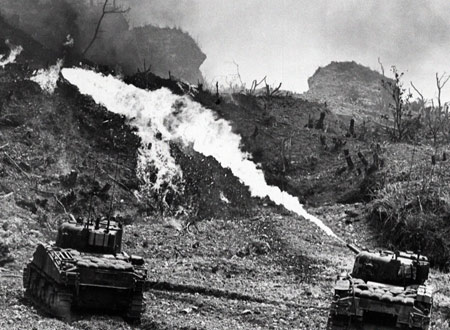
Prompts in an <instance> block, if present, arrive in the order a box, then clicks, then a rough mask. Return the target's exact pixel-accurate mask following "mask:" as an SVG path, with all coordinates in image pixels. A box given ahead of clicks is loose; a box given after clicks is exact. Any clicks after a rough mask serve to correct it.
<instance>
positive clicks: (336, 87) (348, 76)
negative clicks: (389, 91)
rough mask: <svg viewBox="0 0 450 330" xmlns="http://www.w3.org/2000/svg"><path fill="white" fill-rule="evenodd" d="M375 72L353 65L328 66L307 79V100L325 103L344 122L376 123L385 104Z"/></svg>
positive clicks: (378, 74) (352, 63)
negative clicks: (340, 116)
mask: <svg viewBox="0 0 450 330" xmlns="http://www.w3.org/2000/svg"><path fill="white" fill-rule="evenodd" d="M382 79H384V80H387V79H386V77H383V76H382V75H381V74H380V73H379V72H377V71H374V70H372V69H370V68H368V67H365V66H363V65H361V64H358V63H356V62H331V63H330V64H328V65H326V66H325V67H319V68H318V69H317V70H316V72H315V73H314V74H313V75H312V76H311V77H310V78H308V86H309V89H308V91H307V92H305V93H304V94H303V97H305V98H306V99H308V100H313V101H320V102H327V104H328V105H329V107H330V109H331V110H332V111H333V112H334V113H336V114H339V115H343V116H345V117H347V118H349V117H353V118H355V119H358V120H364V119H371V120H376V121H379V120H380V116H381V115H383V114H386V113H384V112H383V111H385V110H383V109H385V107H384V106H385V104H387V103H386V102H388V98H387V96H386V93H385V92H384V91H383V87H382V85H381V80H382Z"/></svg>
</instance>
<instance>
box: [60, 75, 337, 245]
mask: <svg viewBox="0 0 450 330" xmlns="http://www.w3.org/2000/svg"><path fill="white" fill-rule="evenodd" d="M62 74H63V76H64V78H65V79H67V80H68V81H69V82H70V83H71V84H73V85H75V86H77V87H78V89H79V90H80V92H81V93H82V94H87V95H90V96H92V98H93V99H94V100H95V101H96V102H97V103H100V104H102V105H104V106H105V107H106V108H107V109H108V110H110V111H112V112H115V113H118V114H121V115H124V116H126V117H127V118H129V119H130V124H131V125H134V126H136V127H137V128H138V134H139V136H140V137H141V138H142V140H143V141H145V142H147V141H149V137H150V136H154V135H155V133H156V132H159V134H160V136H161V137H160V139H161V141H164V142H165V143H168V142H169V141H177V142H179V143H181V144H183V145H185V146H191V147H192V148H193V149H194V150H195V151H197V152H199V153H201V154H203V155H205V156H212V157H214V158H215V159H216V160H217V161H218V162H219V163H220V164H221V165H222V166H223V167H225V168H229V169H230V170H231V171H232V172H233V174H234V175H235V176H236V177H238V178H239V179H240V180H241V182H242V183H244V184H245V185H246V186H248V187H249V189H250V192H251V194H252V195H253V196H256V197H261V198H263V197H266V196H267V197H269V198H270V199H271V200H272V201H273V202H275V203H276V204H278V205H283V206H284V207H285V208H287V209H288V210H290V211H292V212H295V213H296V214H298V215H300V216H302V217H304V218H306V219H308V220H310V221H311V222H313V223H314V224H316V225H317V226H318V227H319V228H320V229H321V230H323V231H324V232H325V233H326V234H328V235H330V236H332V237H334V238H336V239H339V238H338V237H337V236H336V235H335V234H334V233H333V231H332V230H331V229H330V228H328V227H327V226H326V225H325V224H324V223H323V222H322V221H321V220H320V219H318V218H316V217H314V216H312V215H310V214H308V213H307V212H306V211H305V210H304V208H303V207H302V205H301V204H300V203H299V202H298V199H297V198H296V197H294V196H291V195H289V194H288V193H286V192H283V191H281V190H280V189H279V188H278V187H275V186H270V185H268V184H267V183H266V181H265V179H264V174H263V172H262V171H261V170H260V169H258V168H257V167H256V164H255V163H253V162H252V161H251V160H250V158H249V155H248V154H247V153H245V152H242V151H241V150H240V144H241V137H240V136H239V135H237V134H235V133H233V132H232V128H231V125H230V124H229V123H228V122H227V121H226V120H224V119H218V118H216V116H215V114H214V113H213V112H212V111H211V110H209V109H206V108H203V107H202V106H201V105H200V104H199V103H196V102H194V101H192V100H191V99H190V98H189V97H187V96H177V95H174V94H172V93H171V92H170V91H169V90H168V89H166V88H162V89H159V90H156V91H154V92H150V91H146V90H142V89H139V88H136V87H134V86H132V85H127V84H125V83H123V82H122V81H120V80H118V79H116V78H114V77H112V76H103V75H101V74H98V73H95V72H92V71H89V70H84V69H63V70H62ZM150 139H151V138H150ZM168 152H170V151H168ZM143 157H145V155H143ZM147 161H153V160H152V159H148V158H147ZM161 165H162V166H166V165H167V164H161ZM168 165H169V167H170V166H173V164H168ZM339 240H340V239H339Z"/></svg>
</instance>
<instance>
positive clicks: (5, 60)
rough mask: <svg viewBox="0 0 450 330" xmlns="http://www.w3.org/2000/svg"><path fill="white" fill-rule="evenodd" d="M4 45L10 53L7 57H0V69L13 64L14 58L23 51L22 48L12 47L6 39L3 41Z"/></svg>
mask: <svg viewBox="0 0 450 330" xmlns="http://www.w3.org/2000/svg"><path fill="white" fill-rule="evenodd" d="M5 44H6V45H7V46H8V47H9V49H10V52H9V54H8V56H5V55H0V67H2V68H4V67H5V65H7V64H10V63H14V61H15V60H16V57H17V56H19V54H20V53H22V51H23V48H22V46H15V45H13V44H11V43H10V42H9V40H8V39H6V40H5Z"/></svg>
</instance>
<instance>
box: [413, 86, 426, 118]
mask: <svg viewBox="0 0 450 330" xmlns="http://www.w3.org/2000/svg"><path fill="white" fill-rule="evenodd" d="M409 83H410V84H411V86H412V88H413V89H414V90H415V91H416V93H417V94H419V97H418V100H419V112H420V114H422V115H423V114H424V112H425V107H426V104H427V100H426V99H425V98H424V97H423V94H422V93H421V92H419V89H418V88H417V87H416V86H414V84H413V82H412V81H410V82H409Z"/></svg>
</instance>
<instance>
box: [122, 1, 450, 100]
mask: <svg viewBox="0 0 450 330" xmlns="http://www.w3.org/2000/svg"><path fill="white" fill-rule="evenodd" d="M123 1H128V3H129V6H130V7H131V11H130V13H129V15H130V18H131V22H132V24H134V25H143V24H148V23H151V24H154V25H158V26H177V27H181V28H182V29H183V30H185V31H187V32H188V33H189V34H190V35H191V36H192V37H193V38H194V39H195V40H196V41H197V42H198V44H199V46H200V48H201V49H202V51H203V52H204V53H205V54H206V55H207V59H206V61H205V62H204V63H203V65H202V67H201V71H202V73H203V75H204V77H205V79H206V81H207V82H215V81H216V80H220V81H229V80H231V79H232V78H233V75H235V74H236V72H237V69H236V65H235V64H234V63H236V64H238V65H239V73H240V75H241V77H242V80H243V81H244V82H246V83H247V86H249V85H250V84H251V81H252V80H254V79H261V78H262V77H264V76H267V80H268V82H269V83H271V84H274V85H275V84H276V85H278V83H279V82H282V83H283V86H282V88H283V89H286V90H291V91H295V92H303V91H306V90H307V89H308V84H307V79H308V78H309V77H310V76H311V75H312V74H313V73H314V72H315V70H316V69H317V68H318V67H319V66H322V67H323V66H325V65H327V64H329V63H330V62H331V61H355V62H357V63H360V64H362V65H365V66H368V67H370V68H372V69H376V70H380V65H379V64H378V58H380V60H381V62H382V63H383V65H384V68H385V72H386V74H389V73H390V72H389V69H390V67H391V66H392V65H395V66H396V67H397V68H398V69H399V70H400V71H401V72H404V73H405V76H404V85H405V87H409V86H410V85H409V82H410V81H413V83H414V85H415V86H416V87H417V88H419V90H420V91H422V93H423V94H424V96H425V97H426V98H434V97H436V95H437V89H436V81H435V74H436V72H439V73H440V74H442V73H450V19H448V17H449V15H450V1H448V0H432V1H431V0H428V1H425V0H358V1H357V0H339V1H338V0H328V1H325V0H314V1H313V0H310V1H307V0H123ZM443 96H444V100H446V101H450V83H449V84H448V85H447V86H446V87H445V88H444V90H443Z"/></svg>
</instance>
